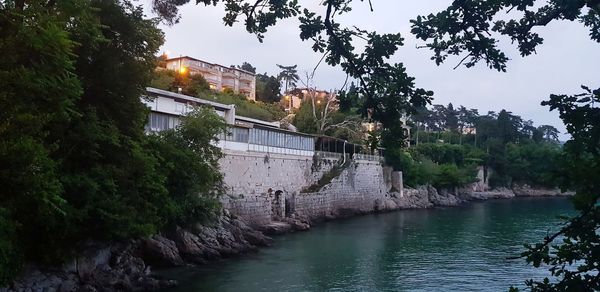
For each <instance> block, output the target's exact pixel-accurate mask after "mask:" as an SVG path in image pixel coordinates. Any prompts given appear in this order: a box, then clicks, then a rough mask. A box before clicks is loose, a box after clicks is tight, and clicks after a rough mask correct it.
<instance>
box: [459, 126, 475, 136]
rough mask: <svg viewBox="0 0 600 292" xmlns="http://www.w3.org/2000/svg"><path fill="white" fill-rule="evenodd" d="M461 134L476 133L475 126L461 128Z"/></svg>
mask: <svg viewBox="0 0 600 292" xmlns="http://www.w3.org/2000/svg"><path fill="white" fill-rule="evenodd" d="M462 134H463V135H475V134H477V128H475V127H464V128H462Z"/></svg>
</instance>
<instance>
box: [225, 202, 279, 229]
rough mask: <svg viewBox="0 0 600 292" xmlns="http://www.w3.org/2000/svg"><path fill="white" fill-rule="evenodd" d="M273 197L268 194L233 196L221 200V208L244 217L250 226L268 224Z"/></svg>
mask: <svg viewBox="0 0 600 292" xmlns="http://www.w3.org/2000/svg"><path fill="white" fill-rule="evenodd" d="M272 201H273V199H272V197H271V196H269V195H260V196H256V195H251V196H243V195H242V196H233V195H227V196H226V197H224V198H223V199H222V200H221V203H222V204H223V208H225V209H228V210H229V211H230V212H231V213H233V214H235V215H237V216H240V217H242V218H244V219H245V220H246V221H247V222H248V223H249V224H250V225H252V226H262V225H265V224H269V222H271V220H272V208H273V203H272Z"/></svg>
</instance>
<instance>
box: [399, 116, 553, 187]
mask: <svg viewBox="0 0 600 292" xmlns="http://www.w3.org/2000/svg"><path fill="white" fill-rule="evenodd" d="M410 124H411V125H412V137H411V138H412V139H411V144H413V145H414V146H415V148H416V149H420V150H419V151H420V152H422V153H423V154H424V155H426V156H427V157H429V158H430V159H432V160H434V161H436V162H438V163H446V162H447V163H455V164H460V163H462V160H463V159H468V160H470V162H472V163H477V164H479V165H484V166H486V167H487V169H488V170H489V172H488V173H489V174H490V178H489V180H490V185H491V186H492V187H511V186H512V185H513V184H528V185H532V186H537V187H557V186H558V182H559V180H558V179H557V178H558V177H560V176H561V173H562V169H563V168H562V167H561V164H560V163H559V162H560V161H561V160H562V156H561V155H562V147H561V146H560V145H559V141H558V133H559V132H558V130H557V129H556V128H555V127H553V126H550V125H541V126H538V127H535V126H534V124H533V122H532V121H531V120H523V119H522V118H521V117H520V116H518V115H514V114H512V113H510V112H507V111H506V110H501V111H500V112H499V113H498V114H497V113H495V112H489V113H487V114H486V115H479V113H478V112H477V111H476V110H468V109H466V108H465V107H463V106H460V107H458V108H457V109H454V107H453V106H452V104H449V105H448V106H443V105H433V106H432V107H431V109H428V108H421V109H419V111H418V114H416V115H413V116H412V117H411V118H410ZM435 143H437V144H435ZM448 144H451V145H448ZM440 145H448V146H443V147H442V146H440ZM461 153H462V154H461ZM467 153H469V154H467ZM439 157H454V159H455V161H440V160H441V159H439Z"/></svg>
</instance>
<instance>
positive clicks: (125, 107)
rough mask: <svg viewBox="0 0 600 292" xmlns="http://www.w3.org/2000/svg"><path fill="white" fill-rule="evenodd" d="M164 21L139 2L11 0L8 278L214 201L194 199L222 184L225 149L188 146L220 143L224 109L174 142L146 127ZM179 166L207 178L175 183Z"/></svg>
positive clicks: (0, 6) (5, 225) (2, 96)
mask: <svg viewBox="0 0 600 292" xmlns="http://www.w3.org/2000/svg"><path fill="white" fill-rule="evenodd" d="M156 25H157V22H156V21H155V20H152V19H147V18H145V17H144V14H143V9H142V8H141V7H138V6H134V5H132V4H131V3H130V2H128V1H116V0H112V1H111V0H109V1H95V0H89V1H88V0H71V1H49V2H47V1H27V3H25V1H0V39H2V41H1V42H0V49H1V50H2V51H3V53H4V54H5V55H6V56H10V57H6V58H1V59H0V88H2V90H0V104H2V106H1V107H0V184H1V185H2V189H1V190H0V206H1V207H0V283H4V282H5V281H6V280H8V279H9V278H12V277H14V276H15V275H16V273H17V271H18V270H19V268H20V267H21V266H22V265H23V263H24V262H26V261H27V262H31V261H33V262H38V263H54V264H55V263H57V262H60V261H61V260H63V259H65V258H66V257H68V256H69V255H71V253H73V252H74V251H75V250H76V249H77V245H78V244H79V243H80V242H81V241H83V240H88V239H95V240H111V239H119V238H128V237H133V236H141V235H147V234H151V233H153V232H156V231H158V230H160V229H162V228H165V227H167V226H168V224H170V223H180V222H183V221H185V220H188V219H189V220H192V219H194V220H195V219H201V218H205V217H206V215H207V214H210V213H209V212H208V210H211V209H212V207H214V206H215V204H214V203H209V202H208V201H202V202H196V201H194V200H192V199H191V198H193V197H194V196H198V195H200V194H199V193H197V192H199V191H200V192H206V194H207V195H208V194H209V192H208V188H209V186H211V187H212V186H214V185H218V182H219V179H220V178H219V176H218V175H217V174H216V169H215V168H214V163H213V162H212V161H213V159H214V157H217V153H216V152H203V153H200V154H197V153H195V152H194V153H190V151H193V150H186V149H187V145H189V144H190V143H192V142H194V143H196V146H197V147H196V149H211V148H210V147H212V146H210V144H209V143H208V142H207V140H206V138H200V137H206V135H212V134H214V132H215V131H218V129H219V127H220V126H219V125H218V124H217V123H212V124H211V123H208V122H207V121H213V120H214V117H213V118H211V117H209V115H208V114H203V115H200V116H195V117H193V119H196V120H198V122H194V123H191V122H190V123H188V124H189V126H187V127H184V128H187V129H188V132H181V133H179V134H173V137H171V138H169V139H167V138H166V137H165V138H162V139H158V138H153V140H152V141H148V138H147V137H146V135H145V134H144V130H143V129H144V124H145V123H146V118H147V110H146V108H145V107H144V106H143V104H142V103H141V102H140V96H141V95H142V93H143V92H144V88H145V86H146V85H147V84H148V83H149V82H150V78H151V75H152V72H153V70H154V67H155V66H156V58H155V56H154V54H155V53H156V52H157V50H158V48H159V47H160V45H161V44H162V42H163V35H162V32H161V31H160V30H159V29H158V28H157V27H156ZM200 120H202V121H200ZM198 123H202V124H204V123H206V125H208V126H202V127H200V128H199V127H198V125H197V124H198ZM184 124H185V123H184ZM188 124H185V125H188ZM184 128H182V131H184ZM192 129H196V130H192ZM201 133H205V135H204V136H196V135H200V134H201ZM161 141H162V142H161ZM174 141H180V142H181V143H180V144H179V146H180V147H177V148H172V149H169V151H163V149H160V147H159V146H160V145H164V143H167V142H174ZM181 145H186V146H185V147H181ZM154 147H157V148H156V149H155V148H154ZM196 152H197V151H196ZM176 158H177V159H179V160H177V159H176ZM175 161H177V164H175V163H174V162H175ZM184 162H185V163H184ZM197 163H200V164H197ZM202 163H204V164H202ZM194 164H197V165H194ZM168 165H177V167H182V168H184V169H186V170H190V171H191V173H190V174H189V175H190V176H192V175H193V176H195V177H199V178H201V180H199V181H197V182H195V183H194V184H190V183H189V182H187V183H186V182H182V181H177V179H175V180H173V175H172V172H173V170H169V169H168V168H167V167H168ZM185 165H190V167H189V168H188V167H185ZM200 166H203V167H200ZM209 174H212V175H209ZM178 179H179V178H178ZM167 183H168V184H167ZM211 193H212V192H211ZM164 206H170V209H174V210H177V209H180V210H181V211H180V212H186V214H187V213H188V211H190V210H192V209H193V210H197V212H195V213H194V212H191V214H193V215H194V216H188V217H187V218H184V217H182V216H181V213H177V212H167V211H166V209H164V208H163V207H164ZM200 213H201V214H200ZM196 215H198V216H197V218H191V217H196ZM186 216H187V215H186Z"/></svg>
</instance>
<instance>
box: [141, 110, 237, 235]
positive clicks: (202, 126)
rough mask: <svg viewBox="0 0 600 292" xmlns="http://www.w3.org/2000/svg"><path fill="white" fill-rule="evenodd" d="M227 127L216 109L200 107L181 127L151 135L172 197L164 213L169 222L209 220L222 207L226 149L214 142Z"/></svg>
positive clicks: (153, 148)
mask: <svg viewBox="0 0 600 292" xmlns="http://www.w3.org/2000/svg"><path fill="white" fill-rule="evenodd" d="M225 129H226V124H225V122H224V121H223V120H222V119H221V118H220V117H219V116H218V115H217V114H215V113H214V111H212V110H211V109H208V108H199V109H196V110H195V111H193V112H191V113H189V114H188V116H186V117H184V118H183V119H182V123H181V125H180V126H179V127H178V128H177V129H174V130H168V131H163V132H160V133H159V134H157V135H151V136H149V137H148V143H147V147H148V148H149V149H151V150H152V151H153V153H154V155H155V156H156V157H157V158H158V160H159V162H160V163H159V166H158V169H157V171H158V172H159V173H161V174H162V175H163V176H164V177H165V178H166V181H165V185H166V188H167V190H168V193H169V196H168V197H167V198H166V199H165V202H164V205H163V208H162V211H161V215H162V218H163V220H164V221H165V222H167V225H175V224H177V225H188V224H191V223H196V222H198V221H206V220H209V219H211V218H212V217H213V216H214V215H215V214H216V211H218V210H219V209H220V205H219V202H218V200H217V197H218V196H219V195H220V194H221V193H222V188H221V186H222V174H221V173H220V171H219V164H218V161H219V159H220V158H221V157H222V152H221V150H220V148H218V147H216V146H214V145H213V144H211V143H212V142H216V140H215V137H217V135H218V134H220V133H224V132H225Z"/></svg>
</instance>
